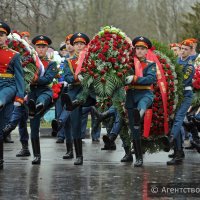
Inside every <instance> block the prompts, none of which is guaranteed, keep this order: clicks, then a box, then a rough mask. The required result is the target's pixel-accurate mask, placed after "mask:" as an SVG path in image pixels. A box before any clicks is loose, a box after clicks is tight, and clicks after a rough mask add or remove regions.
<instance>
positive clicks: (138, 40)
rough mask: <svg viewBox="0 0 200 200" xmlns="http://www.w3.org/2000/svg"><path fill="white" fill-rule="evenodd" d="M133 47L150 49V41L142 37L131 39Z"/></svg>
mask: <svg viewBox="0 0 200 200" xmlns="http://www.w3.org/2000/svg"><path fill="white" fill-rule="evenodd" d="M132 44H133V46H135V47H136V46H143V47H146V48H147V49H150V48H151V47H152V43H151V41H150V40H149V39H148V38H146V37H143V36H138V37H136V38H134V39H133V41H132Z"/></svg>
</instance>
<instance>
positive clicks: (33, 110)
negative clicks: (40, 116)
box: [28, 99, 36, 118]
mask: <svg viewBox="0 0 200 200" xmlns="http://www.w3.org/2000/svg"><path fill="white" fill-rule="evenodd" d="M28 109H29V117H30V118H33V117H34V116H35V113H36V105H35V101H34V100H33V99H30V100H29V102H28Z"/></svg>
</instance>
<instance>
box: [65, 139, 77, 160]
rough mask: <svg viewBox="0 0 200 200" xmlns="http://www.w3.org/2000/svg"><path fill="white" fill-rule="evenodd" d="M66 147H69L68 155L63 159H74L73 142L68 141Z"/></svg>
mask: <svg viewBox="0 0 200 200" xmlns="http://www.w3.org/2000/svg"><path fill="white" fill-rule="evenodd" d="M66 147H67V153H66V154H65V155H64V156H63V159H71V158H74V154H73V144H72V142H71V141H67V140H66Z"/></svg>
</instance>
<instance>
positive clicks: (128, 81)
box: [125, 75, 133, 85]
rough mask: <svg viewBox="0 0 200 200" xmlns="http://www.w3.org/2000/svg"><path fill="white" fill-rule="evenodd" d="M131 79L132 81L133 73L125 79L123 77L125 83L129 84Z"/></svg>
mask: <svg viewBox="0 0 200 200" xmlns="http://www.w3.org/2000/svg"><path fill="white" fill-rule="evenodd" d="M132 81H133V75H131V76H127V77H126V79H125V83H126V84H127V85H128V84H130V83H131V82H132Z"/></svg>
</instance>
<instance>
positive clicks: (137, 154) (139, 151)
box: [133, 139, 143, 167]
mask: <svg viewBox="0 0 200 200" xmlns="http://www.w3.org/2000/svg"><path fill="white" fill-rule="evenodd" d="M133 146H134V150H135V158H136V161H135V163H134V166H135V167H141V166H142V165H143V157H142V146H141V139H138V140H133Z"/></svg>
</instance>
